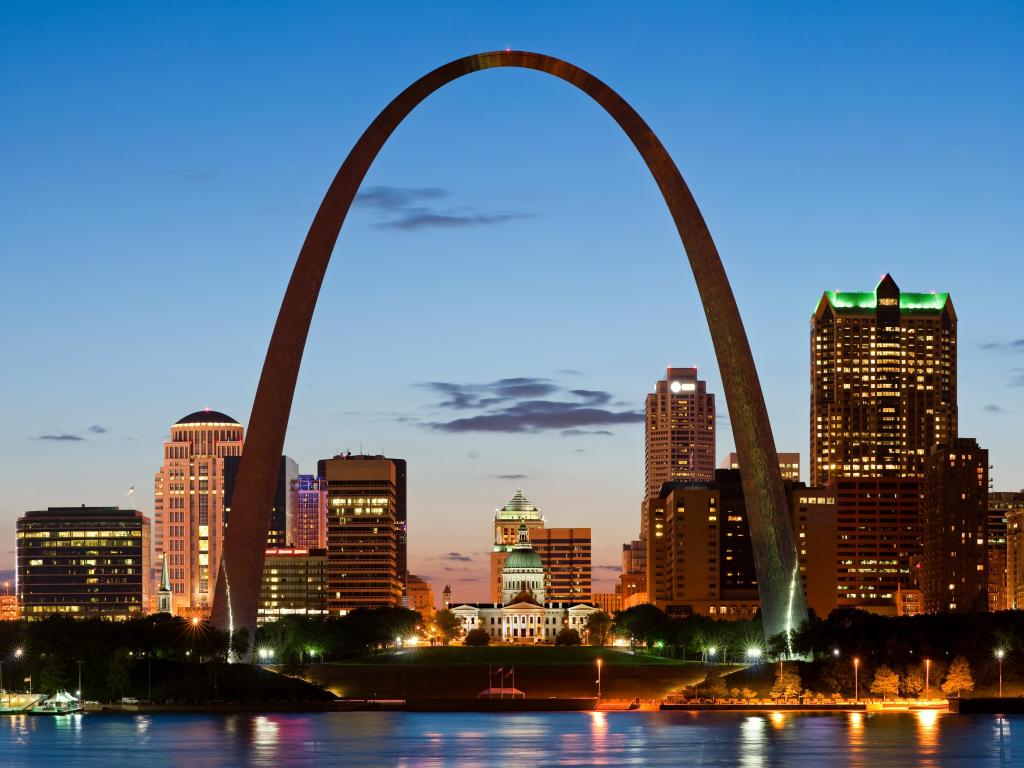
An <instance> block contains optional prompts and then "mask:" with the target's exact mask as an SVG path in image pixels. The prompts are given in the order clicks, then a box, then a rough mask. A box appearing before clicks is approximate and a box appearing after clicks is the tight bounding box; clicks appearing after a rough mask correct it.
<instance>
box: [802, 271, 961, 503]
mask: <svg viewBox="0 0 1024 768" xmlns="http://www.w3.org/2000/svg"><path fill="white" fill-rule="evenodd" d="M956 324H957V318H956V312H955V311H954V310H953V302H952V300H951V299H950V297H949V294H947V293H905V292H902V291H900V289H899V286H897V285H896V282H895V281H894V280H893V279H892V277H890V276H889V275H885V276H884V277H883V278H882V280H881V282H879V284H878V286H877V287H876V288H875V290H874V291H865V292H852V293H851V292H840V291H826V292H825V293H824V294H823V295H822V297H821V299H820V300H819V301H818V306H817V308H816V309H815V311H814V315H813V317H812V318H811V423H810V432H811V483H812V485H825V483H827V482H828V481H829V480H830V479H832V478H835V477H854V478H856V477H875V476H880V477H918V478H919V477H922V476H923V474H924V464H925V459H926V457H927V455H928V452H929V451H930V450H931V447H932V446H933V445H935V444H936V443H942V442H946V441H948V440H951V439H953V438H955V437H956V434H957V400H956V359H957V354H956Z"/></svg>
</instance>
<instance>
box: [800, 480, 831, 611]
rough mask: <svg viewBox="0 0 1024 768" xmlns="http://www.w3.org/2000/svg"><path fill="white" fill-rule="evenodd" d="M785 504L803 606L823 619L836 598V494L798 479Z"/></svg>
mask: <svg viewBox="0 0 1024 768" xmlns="http://www.w3.org/2000/svg"><path fill="white" fill-rule="evenodd" d="M789 507H790V512H791V514H792V516H793V533H794V534H795V535H796V546H797V551H798V554H799V560H800V580H801V581H802V582H803V587H804V593H805V594H806V595H807V607H808V608H811V609H813V610H814V612H815V613H816V614H817V615H818V617H819V618H822V619H824V618H827V617H828V615H829V614H830V613H831V612H832V611H833V610H835V608H836V607H837V606H838V601H839V589H838V588H839V568H838V559H839V558H838V554H839V533H838V515H837V513H838V507H837V505H836V497H835V494H833V493H830V492H829V491H828V489H826V488H808V487H806V486H804V485H803V484H802V483H800V484H797V485H794V486H792V487H791V488H790V491H789Z"/></svg>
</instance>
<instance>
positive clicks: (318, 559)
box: [256, 547, 327, 624]
mask: <svg viewBox="0 0 1024 768" xmlns="http://www.w3.org/2000/svg"><path fill="white" fill-rule="evenodd" d="M326 615H327V550H326V549H305V548H301V547H271V548H268V549H267V551H266V553H265V555H264V560H263V580H262V581H261V582H260V605H259V608H258V610H257V614H256V621H257V623H259V624H264V623H266V622H268V621H277V620H278V619H280V618H282V617H284V616H315V617H320V616H326Z"/></svg>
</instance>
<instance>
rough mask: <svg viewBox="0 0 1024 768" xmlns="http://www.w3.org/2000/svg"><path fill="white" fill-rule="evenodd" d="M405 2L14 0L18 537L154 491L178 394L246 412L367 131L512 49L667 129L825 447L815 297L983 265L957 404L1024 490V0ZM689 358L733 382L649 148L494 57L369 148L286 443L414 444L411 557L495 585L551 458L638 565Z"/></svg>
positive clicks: (796, 416) (14, 498) (1, 122)
mask: <svg viewBox="0 0 1024 768" xmlns="http://www.w3.org/2000/svg"><path fill="white" fill-rule="evenodd" d="M384 5H385V4H381V3H375V2H368V3H345V4H341V3H326V2H325V3H315V2H307V3H302V4H284V3H247V4H245V6H242V5H241V4H237V3H231V2H220V3H218V2H209V3H202V4H200V3H184V4H170V5H168V4H166V3H139V4H125V3H109V4H108V3H102V2H96V3H89V4H85V3H71V2H67V3H48V2H32V3H30V2H25V3H14V2H5V3H3V5H2V6H0V72H2V73H3V75H2V76H0V104H2V105H3V106H2V111H0V115H2V117H0V179H2V182H3V183H2V184H0V211H2V214H0V268H2V270H0V318H2V328H3V333H2V335H0V361H2V366H0V370H2V375H0V402H2V403H3V406H2V407H3V413H4V433H5V438H4V440H3V441H2V442H0V488H2V493H0V568H5V567H10V565H11V564H12V563H13V553H12V550H13V532H14V520H15V518H16V517H17V516H18V515H19V514H21V513H22V512H24V511H25V510H27V509H36V508H40V507H46V506H55V505H65V504H74V505H77V504H82V503H85V504H112V505H126V504H127V503H128V498H127V497H126V495H125V491H126V490H127V489H128V487H129V486H132V485H134V486H135V488H136V489H137V493H136V504H137V506H138V507H140V508H141V509H143V510H145V511H147V512H151V511H152V476H153V472H154V471H155V470H156V468H157V467H158V465H159V463H160V456H161V441H162V440H163V439H164V438H165V436H166V435H167V434H168V431H169V429H168V428H169V425H170V424H171V423H172V422H173V421H175V420H176V419H178V418H180V417H181V416H183V415H185V414H187V413H189V412H191V411H193V410H197V409H199V408H202V407H206V406H209V407H212V408H215V409H218V410H223V411H225V412H226V413H229V414H231V415H233V416H234V417H235V418H237V419H239V420H241V421H242V422H243V423H245V422H247V421H248V417H249V410H250V407H251V404H252V397H253V393H254V391H255V387H256V382H257V378H258V375H259V371H260V368H261V366H262V362H263V354H264V351H265V346H266V343H267V341H268V340H269V336H270V332H271V329H272V326H273V322H274V320H275V317H276V313H277V309H278V305H279V302H280V300H281V297H282V295H283V291H284V287H285V284H286V282H287V279H288V275H289V272H290V270H291V268H292V266H293V264H294V260H295V257H296V255H297V253H298V250H299V247H300V245H301V243H302V239H303V237H304V235H305V232H306V228H307V227H308V226H309V223H310V221H311V219H312V216H313V214H314V212H315V211H316V208H317V206H318V205H319V202H320V199H321V196H322V195H323V193H324V191H325V190H326V188H327V185H328V184H329V182H330V180H331V179H332V177H333V176H334V174H335V172H336V171H337V168H338V166H339V165H340V163H341V161H342V160H343V159H344V157H345V154H346V153H347V152H348V150H349V149H350V147H351V146H352V144H353V143H354V142H355V140H356V139H357V137H358V136H359V134H360V133H361V132H362V131H363V129H364V128H365V127H366V125H367V124H368V123H369V122H370V121H371V120H372V119H373V117H374V116H375V115H376V114H377V112H378V111H379V110H380V109H381V108H383V107H384V105H385V104H386V103H387V102H388V101H389V100H390V99H391V98H392V97H393V96H394V95H396V94H397V93H398V92H399V91H400V90H402V89H403V88H404V87H405V86H406V85H408V84H409V83H410V82H411V81H412V80H414V79H415V78H417V77H419V76H420V75H422V74H423V73H425V72H426V71H428V70H430V69H432V68H434V67H435V66H438V65H440V64H443V63H445V62H447V61H449V60H450V59H453V58H456V57H459V56H462V55H466V54H470V53H476V52H479V51H485V50H493V49H502V48H507V47H511V48H515V49H525V50H535V51H539V52H542V53H548V54H551V55H554V56H558V57H561V58H565V59H568V60H569V61H572V62H573V63H575V64H577V65H579V66H582V67H583V68H585V69H588V70H590V71H591V72H593V73H594V74H595V75H597V76H598V77H599V78H601V79H603V80H605V81H606V82H607V83H608V84H609V85H611V86H612V87H613V88H615V89H616V90H618V91H619V93H621V94H622V95H623V96H624V97H625V98H626V99H627V100H629V101H630V102H631V103H632V105H633V106H634V107H635V108H636V109H637V110H638V111H639V112H640V114H641V115H643V116H644V118H645V119H646V120H647V122H648V123H649V124H650V125H651V126H652V127H653V128H654V130H655V131H656V132H657V133H658V134H659V136H660V137H661V139H662V141H663V142H664V144H665V145H666V147H667V148H668V150H669V151H670V152H671V153H672V155H673V157H674V158H675V160H676V163H677V164H678V165H679V167H680V169H681V171H682V172H683V175H684V177H685V178H686V180H687V182H688V183H689V185H690V187H691V189H692V190H693V192H694V194H695V196H696V198H697V201H698V203H699V204H700V206H701V208H702V209H703V212H704V215H705V217H706V219H707V221H708V224H709V226H710V228H711V231H712V234H713V235H714V237H715V240H716V242H717V244H718V247H719V251H720V252H721V255H722V258H723V261H724V262H725V266H726V269H727V270H728V273H729V276H730V279H731V281H732V285H733V289H734V291H735V293H736V295H737V299H738V301H739V303H740V307H741V310H742V312H743V317H744V319H745V321H746V323H747V330H748V333H749V335H750V341H751V345H752V347H753V351H754V356H755V359H756V361H757V363H758V366H759V372H760V375H761V380H762V384H763V386H764V389H765V392H766V396H767V400H768V407H769V411H770V413H771V416H772V420H773V424H774V428H775V434H776V441H777V444H778V446H779V448H780V450H799V451H800V453H801V458H802V460H803V461H804V464H805V479H806V461H807V443H808V439H807V430H808V427H807V425H808V320H809V318H810V314H811V311H812V310H813V308H814V306H815V303H816V301H817V299H818V297H819V296H820V294H821V292H822V291H823V290H825V289H843V290H868V289H871V288H873V287H874V285H875V283H876V282H877V281H878V278H879V276H880V275H881V274H882V273H883V272H886V271H889V272H891V273H892V274H893V277H894V278H895V279H896V281H897V283H899V284H900V286H901V287H903V288H904V289H906V290H917V291H931V290H939V291H950V292H951V293H952V296H953V301H954V304H955V306H956V309H957V312H958V314H959V317H960V326H959V339H960V367H959V371H960V378H959V394H960V431H961V434H962V435H964V436H972V437H977V438H978V439H979V441H980V442H981V443H982V444H983V445H984V446H986V447H988V448H989V449H990V452H991V453H990V458H991V463H992V464H993V466H994V469H993V470H992V477H993V479H994V483H995V487H996V488H997V489H1003V490H1005V489H1019V488H1021V487H1022V486H1024V447H1022V444H1021V441H1020V427H1021V424H1022V421H1021V419H1022V414H1024V322H1022V320H1021V310H1020V307H1019V306H1018V305H1019V295H1020V294H1019V293H1018V291H1019V286H1020V285H1021V283H1022V282H1024V259H1022V256H1024V234H1022V222H1024V192H1022V180H1024V6H1022V5H1021V4H1019V3H1001V4H993V3H970V4H963V3H900V4H886V3H879V4H869V3H858V4H847V5H845V6H842V7H841V6H839V5H837V4H832V3H821V4H816V3H812V4H806V3H802V4H799V5H797V4H794V6H793V8H792V9H789V10H787V9H786V8H785V7H784V6H783V5H779V4H771V7H767V6H765V5H764V4H757V3H751V4H744V3H730V4H728V5H727V6H726V5H723V4H707V3H661V4H658V3H648V4H644V5H643V6H642V10H640V11H637V10H635V7H636V6H634V4H628V3H617V4H611V3H572V2H566V3H557V4H555V3H539V2H538V3H518V4H510V3H497V2H474V3H468V2H467V3H419V4H415V5H414V4H412V3H392V4H387V7H381V6H384ZM172 6H173V7H172ZM243 8H244V10H242V9H243ZM668 365H677V366H687V365H696V366H698V367H699V368H700V370H701V373H702V376H703V377H705V378H707V380H708V382H709V389H710V390H712V391H714V392H716V393H717V394H718V395H719V398H720V399H719V406H720V410H723V411H724V410H725V405H726V404H725V403H724V399H722V398H721V392H722V388H721V384H720V380H719V378H718V373H717V369H716V366H715V360H714V354H713V351H712V348H711V343H710V339H709V335H708V331H707V324H706V321H705V319H704V316H703V312H702V309H701V307H700V304H699V302H698V299H697V294H696V290H695V288H694V285H693V279H692V276H691V274H690V273H689V269H688V267H687V264H686V262H685V259H684V256H683V252H682V249H681V246H680V244H679V241H678V238H677V236H676V234H675V231H674V229H673V226H672V223H671V220H670V218H669V216H668V213H667V211H666V209H665V206H664V204H663V203H662V201H661V200H660V197H659V195H658V192H657V189H656V188H655V186H654V183H653V182H652V180H651V178H650V176H649V175H648V173H647V171H646V170H645V168H644V167H643V165H642V162H641V160H640V158H639V156H638V155H637V154H636V152H635V150H634V149H633V148H632V146H631V145H630V144H629V143H628V141H627V140H626V138H625V137H624V136H623V135H621V133H620V131H619V129H618V128H617V127H616V126H615V125H614V124H613V122H612V121H611V119H610V118H608V117H607V116H606V115H605V114H604V113H603V112H602V111H601V110H600V108H599V107H597V106H596V105H594V104H592V103H590V102H589V100H588V99H587V98H586V97H585V96H583V95H582V94H580V93H578V92H576V91H575V90H574V89H573V88H572V87H570V86H568V85H566V84H564V83H561V82H559V81H557V80H555V79H553V78H550V77H547V76H545V75H541V74H539V73H533V72H522V71H492V72H484V73H478V74H475V75H473V76H470V77H468V78H465V79H463V80H460V81H459V82H457V83H454V84H452V85H450V86H448V87H447V88H445V89H444V90H443V91H441V92H440V93H438V94H436V95H435V96H434V97H432V98H431V99H430V100H429V101H428V102H427V103H426V104H424V105H423V106H422V107H421V108H420V109H418V110H417V111H416V112H415V113H414V114H413V115H412V116H411V117H410V119H408V120H407V121H406V123H405V124H403V126H402V127H401V128H400V129H399V131H398V132H397V134H396V135H395V136H394V137H393V138H392V140H391V141H390V142H389V143H388V145H387V146H386V147H385V150H384V152H383V153H382V155H381V156H380V158H379V160H378V161H377V163H376V164H375V165H374V167H373V168H372V169H371V172H370V174H369V176H368V177H367V180H366V184H365V186H364V188H363V197H362V200H361V205H360V206H359V207H358V208H357V209H356V210H354V212H353V214H352V215H351V216H350V217H349V220H348V221H347V223H346V225H345V228H344V230H343V231H342V234H341V237H340V239H339V242H338V247H337V249H336V251H335V256H334V261H333V263H332V265H331V269H330V271H329V272H328V276H327V280H326V282H325V284H324V287H323V291H322V293H321V297H320V302H319V305H318V308H317V314H316V316H315V317H314V321H313V327H312V330H311V333H310V338H309V343H308V345H307V347H306V353H305V358H304V365H303V369H302V373H301V375H300V378H299V384H298V390H297V395H296V403H295V407H294V409H293V411H292V417H291V424H290V429H289V433H288V438H287V443H286V451H287V453H288V454H289V455H291V456H293V457H294V458H295V459H296V460H297V461H298V462H299V465H300V467H301V468H302V470H303V471H315V462H316V460H317V459H319V458H323V457H327V456H330V455H333V454H334V453H337V452H339V451H342V450H352V451H359V450H360V449H362V450H364V451H366V452H379V451H381V450H383V451H385V452H386V453H388V454H390V455H394V456H401V457H405V458H407V459H408V460H409V493H410V513H409V520H410V566H411V568H412V570H413V571H414V572H416V573H420V574H423V575H425V576H427V577H428V578H430V579H431V580H432V581H433V583H434V584H435V588H436V589H437V590H438V591H439V590H440V588H441V587H442V586H443V585H444V583H446V582H450V583H451V584H452V585H453V588H454V589H455V593H456V597H457V598H458V599H463V600H469V599H483V598H484V597H485V594H486V579H487V565H486V552H487V550H488V545H489V539H490V535H491V534H490V519H491V515H492V514H493V510H494V508H495V507H497V506H500V505H501V504H502V503H503V502H504V501H505V500H506V499H507V498H508V497H510V496H511V495H512V494H513V493H514V491H515V489H516V488H517V487H522V488H523V489H524V491H525V492H526V495H527V496H528V497H529V498H530V499H531V500H533V501H534V502H535V503H536V504H538V505H539V506H540V507H541V508H542V509H543V510H544V512H545V515H546V516H547V519H548V522H549V525H556V526H560V525H563V526H569V525H577V526H580V525H589V526H592V527H593V528H594V544H595V548H594V549H595V554H594V565H595V571H594V573H595V577H596V584H597V586H598V588H600V589H607V588H609V587H610V584H611V579H612V577H613V576H614V575H615V573H616V572H617V570H618V562H619V550H620V547H621V543H622V542H623V541H625V540H628V539H630V538H632V537H633V536H634V535H635V533H636V529H637V525H638V520H639V503H640V497H641V493H642V490H643V427H642V424H641V423H640V422H639V421H638V420H637V413H639V411H640V410H641V408H642V405H643V397H644V394H645V393H646V392H647V391H648V389H649V388H650V386H651V385H652V382H653V381H654V380H655V379H657V378H658V377H660V376H661V375H663V373H664V369H665V367H666V366H668ZM720 427H721V432H720V434H719V439H718V454H719V456H720V457H722V456H724V455H725V454H726V453H728V452H729V451H730V450H732V436H731V434H730V433H729V427H728V424H727V422H723V423H722V424H720Z"/></svg>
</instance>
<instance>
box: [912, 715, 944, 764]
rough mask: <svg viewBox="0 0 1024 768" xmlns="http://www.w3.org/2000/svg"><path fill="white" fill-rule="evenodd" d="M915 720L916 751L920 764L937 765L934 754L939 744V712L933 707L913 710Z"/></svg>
mask: <svg viewBox="0 0 1024 768" xmlns="http://www.w3.org/2000/svg"><path fill="white" fill-rule="evenodd" d="M914 717H915V719H916V720H917V745H918V746H917V751H918V760H919V761H920V765H924V766H928V765H938V763H937V761H936V759H935V755H936V752H937V747H938V744H939V723H938V721H939V713H938V710H935V709H919V710H917V711H916V712H914Z"/></svg>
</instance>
